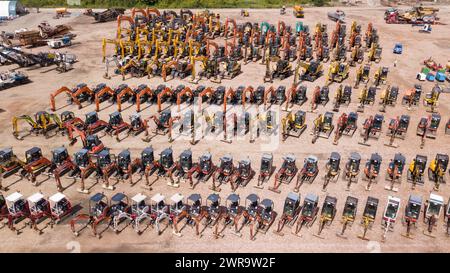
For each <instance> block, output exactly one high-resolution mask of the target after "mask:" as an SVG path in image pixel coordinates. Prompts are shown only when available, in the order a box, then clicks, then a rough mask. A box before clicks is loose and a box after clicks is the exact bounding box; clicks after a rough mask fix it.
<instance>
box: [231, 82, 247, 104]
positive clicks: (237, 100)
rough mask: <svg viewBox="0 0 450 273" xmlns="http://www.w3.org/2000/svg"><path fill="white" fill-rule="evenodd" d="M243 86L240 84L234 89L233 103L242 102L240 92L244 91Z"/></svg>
mask: <svg viewBox="0 0 450 273" xmlns="http://www.w3.org/2000/svg"><path fill="white" fill-rule="evenodd" d="M244 90H245V86H243V85H240V86H239V87H238V88H237V89H236V91H235V95H234V96H233V103H234V104H242V94H243V93H244Z"/></svg>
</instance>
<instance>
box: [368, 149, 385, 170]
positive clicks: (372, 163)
mask: <svg viewBox="0 0 450 273" xmlns="http://www.w3.org/2000/svg"><path fill="white" fill-rule="evenodd" d="M381 162H382V158H381V156H380V155H379V154H377V153H374V154H372V155H371V156H370V159H369V160H368V161H367V163H366V169H367V170H368V174H369V175H377V174H378V173H379V172H380V168H381Z"/></svg>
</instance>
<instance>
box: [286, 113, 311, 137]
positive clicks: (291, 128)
mask: <svg viewBox="0 0 450 273" xmlns="http://www.w3.org/2000/svg"><path fill="white" fill-rule="evenodd" d="M305 121H306V113H305V112H304V111H301V110H298V111H297V112H296V113H295V114H294V113H293V112H292V111H290V112H289V113H288V114H287V115H286V116H285V117H284V118H283V119H282V120H281V125H282V128H283V141H284V140H286V139H287V138H288V136H293V137H297V138H298V137H300V135H301V134H302V133H303V132H304V131H305V130H306V122H305Z"/></svg>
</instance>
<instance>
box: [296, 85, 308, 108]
mask: <svg viewBox="0 0 450 273" xmlns="http://www.w3.org/2000/svg"><path fill="white" fill-rule="evenodd" d="M306 90H307V87H306V86H305V85H300V86H299V87H297V90H295V93H294V95H293V96H292V103H294V104H301V103H303V102H305V101H306V99H307V98H306Z"/></svg>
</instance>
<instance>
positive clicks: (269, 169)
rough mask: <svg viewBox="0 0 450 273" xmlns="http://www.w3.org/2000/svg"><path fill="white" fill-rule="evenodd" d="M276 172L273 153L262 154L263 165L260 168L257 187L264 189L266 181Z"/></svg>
mask: <svg viewBox="0 0 450 273" xmlns="http://www.w3.org/2000/svg"><path fill="white" fill-rule="evenodd" d="M274 172H275V166H273V155H272V154H269V153H263V154H262V156H261V167H260V169H259V175H258V182H257V184H256V186H255V188H258V189H263V188H264V185H263V184H264V183H265V182H266V181H269V180H270V177H272V174H273V173H274Z"/></svg>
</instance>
